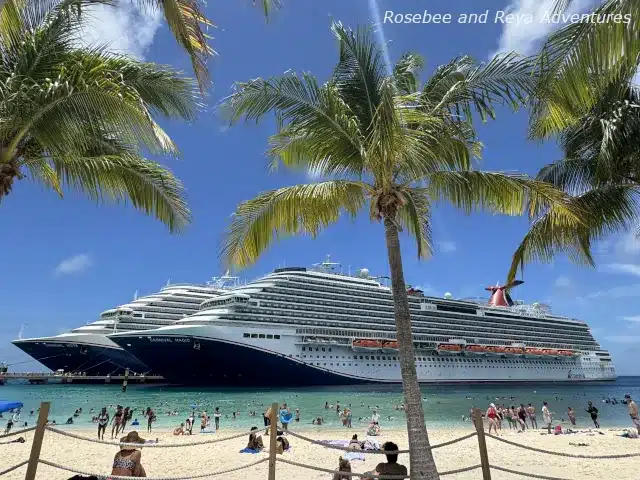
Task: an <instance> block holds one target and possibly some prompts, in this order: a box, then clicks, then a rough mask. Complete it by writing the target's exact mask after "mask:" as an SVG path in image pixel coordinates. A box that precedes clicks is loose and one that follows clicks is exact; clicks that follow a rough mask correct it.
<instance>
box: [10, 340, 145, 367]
mask: <svg viewBox="0 0 640 480" xmlns="http://www.w3.org/2000/svg"><path fill="white" fill-rule="evenodd" d="M94 336H96V335H94ZM96 337H97V336H96ZM94 340H97V341H94V342H91V343H89V342H88V341H81V340H80V341H78V340H76V341H71V340H59V339H56V338H55V337H51V338H40V339H26V340H15V341H14V342H12V343H13V344H14V345H15V346H16V347H18V348H19V349H20V350H22V351H23V352H25V353H26V354H27V355H29V356H30V357H31V358H33V359H34V360H37V361H38V362H40V363H41V364H42V365H44V366H45V367H47V368H48V369H49V370H52V371H54V372H55V371H57V370H64V371H65V372H76V373H79V372H85V373H86V374H87V375H98V376H104V375H117V374H120V373H123V372H124V371H125V370H126V369H127V368H128V369H129V370H130V372H132V373H134V372H135V373H145V372H148V371H149V367H147V365H145V364H144V363H143V362H141V361H140V360H138V359H137V358H135V357H134V356H133V355H131V353H129V352H127V351H126V350H123V349H122V348H120V347H118V346H117V345H116V344H114V343H113V342H111V341H110V340H108V339H107V338H106V337H104V336H103V338H98V339H94Z"/></svg>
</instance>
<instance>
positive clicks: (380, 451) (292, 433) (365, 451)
mask: <svg viewBox="0 0 640 480" xmlns="http://www.w3.org/2000/svg"><path fill="white" fill-rule="evenodd" d="M287 433H288V434H289V435H291V436H293V437H296V438H299V439H300V440H304V441H306V442H309V443H313V444H315V445H320V446H322V447H325V448H331V449H333V450H342V451H344V452H352V451H356V452H360V453H373V454H377V455H399V454H401V453H409V450H395V451H387V450H350V449H349V447H342V446H340V445H331V444H329V443H326V442H324V441H322V440H314V439H313V438H309V437H305V436H304V435H300V434H299V433H295V432H292V431H287ZM476 435H477V433H476V432H472V433H470V434H468V435H465V436H464V437H460V438H454V439H453V440H449V441H446V442H442V443H437V444H436V445H431V446H430V447H429V450H434V449H436V448H441V447H446V446H447V445H452V444H454V443H458V442H462V441H463V440H467V439H469V438H472V437H475V436H476Z"/></svg>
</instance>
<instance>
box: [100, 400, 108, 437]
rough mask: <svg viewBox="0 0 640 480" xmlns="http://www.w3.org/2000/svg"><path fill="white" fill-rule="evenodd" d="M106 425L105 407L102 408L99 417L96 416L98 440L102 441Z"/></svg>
mask: <svg viewBox="0 0 640 480" xmlns="http://www.w3.org/2000/svg"><path fill="white" fill-rule="evenodd" d="M107 425H109V413H107V407H102V410H101V411H100V415H98V440H104V432H105V431H106V430H107Z"/></svg>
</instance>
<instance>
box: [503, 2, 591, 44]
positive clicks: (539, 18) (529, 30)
mask: <svg viewBox="0 0 640 480" xmlns="http://www.w3.org/2000/svg"><path fill="white" fill-rule="evenodd" d="M596 3H597V2H596V0H577V1H574V2H573V3H572V5H571V7H570V8H569V9H567V11H566V12H565V15H571V14H574V13H582V12H586V11H587V10H589V9H590V7H591V6H593V5H595V4H596ZM554 4H555V0H511V3H510V4H509V5H507V7H506V8H505V12H507V13H510V14H513V15H515V17H513V18H515V19H520V22H519V23H518V22H516V21H514V22H513V23H505V24H504V26H503V29H502V35H501V36H500V45H499V47H498V51H497V52H495V53H499V52H510V51H513V50H515V51H516V52H518V53H521V54H522V55H529V54H532V53H534V52H535V51H536V50H537V49H538V48H539V46H540V44H541V43H542V41H544V40H545V39H546V38H547V36H549V34H550V33H552V32H553V31H554V30H557V29H558V28H560V27H562V26H563V24H562V23H550V22H547V21H544V19H545V15H547V14H548V15H551V14H552V13H553V6H554ZM492 56H493V55H492Z"/></svg>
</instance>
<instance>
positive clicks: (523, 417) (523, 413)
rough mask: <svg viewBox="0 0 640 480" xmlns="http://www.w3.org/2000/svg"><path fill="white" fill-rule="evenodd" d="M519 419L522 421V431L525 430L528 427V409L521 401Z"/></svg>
mask: <svg viewBox="0 0 640 480" xmlns="http://www.w3.org/2000/svg"><path fill="white" fill-rule="evenodd" d="M518 421H519V422H520V426H521V427H522V431H523V432H524V431H525V430H526V429H527V410H526V409H525V408H524V405H523V404H522V403H521V404H520V408H519V409H518Z"/></svg>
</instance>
